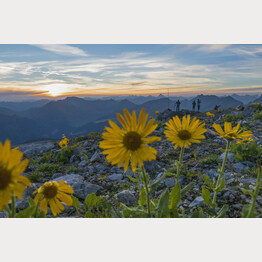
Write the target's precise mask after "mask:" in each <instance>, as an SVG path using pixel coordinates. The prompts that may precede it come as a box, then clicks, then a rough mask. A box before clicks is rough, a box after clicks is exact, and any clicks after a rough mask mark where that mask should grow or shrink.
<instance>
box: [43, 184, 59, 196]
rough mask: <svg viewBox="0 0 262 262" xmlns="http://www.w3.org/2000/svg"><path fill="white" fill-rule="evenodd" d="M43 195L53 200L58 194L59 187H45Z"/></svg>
mask: <svg viewBox="0 0 262 262" xmlns="http://www.w3.org/2000/svg"><path fill="white" fill-rule="evenodd" d="M43 194H44V196H45V198H53V197H55V196H56V194H57V187H56V186H54V185H51V186H47V187H45V189H44V191H43Z"/></svg>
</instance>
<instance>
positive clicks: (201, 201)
mask: <svg viewBox="0 0 262 262" xmlns="http://www.w3.org/2000/svg"><path fill="white" fill-rule="evenodd" d="M200 206H204V198H203V197H202V196H198V197H197V198H195V200H194V201H192V202H191V203H190V205H189V207H200Z"/></svg>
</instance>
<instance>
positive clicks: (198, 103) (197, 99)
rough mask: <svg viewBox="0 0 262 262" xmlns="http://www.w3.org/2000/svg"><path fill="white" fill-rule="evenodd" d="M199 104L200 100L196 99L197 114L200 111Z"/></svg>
mask: <svg viewBox="0 0 262 262" xmlns="http://www.w3.org/2000/svg"><path fill="white" fill-rule="evenodd" d="M200 104H201V100H200V99H199V98H198V99H197V112H199V110H200Z"/></svg>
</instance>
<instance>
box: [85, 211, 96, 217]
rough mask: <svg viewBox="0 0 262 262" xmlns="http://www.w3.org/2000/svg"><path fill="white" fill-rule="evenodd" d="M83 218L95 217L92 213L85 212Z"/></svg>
mask: <svg viewBox="0 0 262 262" xmlns="http://www.w3.org/2000/svg"><path fill="white" fill-rule="evenodd" d="M85 217H86V218H95V215H94V214H93V213H92V212H90V211H87V212H86V214H85Z"/></svg>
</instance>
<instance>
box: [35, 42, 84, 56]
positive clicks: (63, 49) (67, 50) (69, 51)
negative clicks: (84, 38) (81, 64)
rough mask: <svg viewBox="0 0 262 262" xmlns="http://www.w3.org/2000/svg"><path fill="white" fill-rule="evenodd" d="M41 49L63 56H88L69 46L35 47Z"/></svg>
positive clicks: (80, 50)
mask: <svg viewBox="0 0 262 262" xmlns="http://www.w3.org/2000/svg"><path fill="white" fill-rule="evenodd" d="M35 46H37V47H39V48H41V49H44V50H47V51H50V52H53V53H55V54H58V55H65V56H88V54H87V53H85V52H84V51H83V50H82V49H80V48H78V47H74V46H70V45H51V44H50V45H35Z"/></svg>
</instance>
